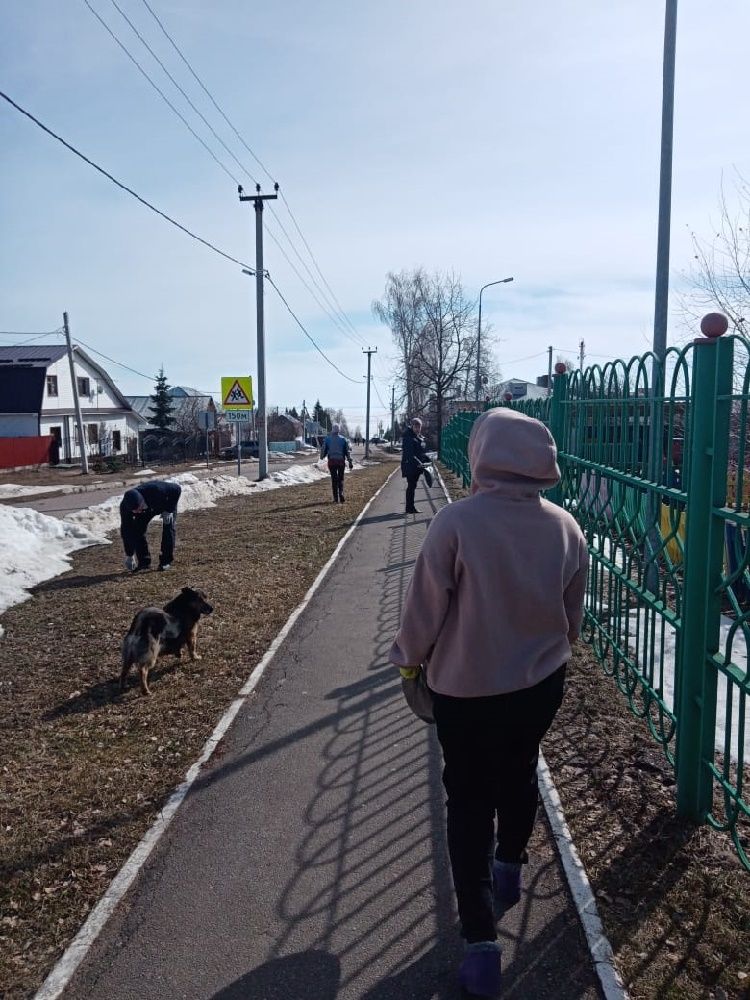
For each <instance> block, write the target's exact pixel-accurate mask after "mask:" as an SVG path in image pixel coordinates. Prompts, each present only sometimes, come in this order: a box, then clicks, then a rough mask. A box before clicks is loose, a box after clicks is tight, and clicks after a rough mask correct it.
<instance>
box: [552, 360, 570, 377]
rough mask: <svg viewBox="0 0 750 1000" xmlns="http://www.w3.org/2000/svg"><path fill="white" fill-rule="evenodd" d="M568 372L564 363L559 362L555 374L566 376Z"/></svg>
mask: <svg viewBox="0 0 750 1000" xmlns="http://www.w3.org/2000/svg"><path fill="white" fill-rule="evenodd" d="M567 370H568V369H567V366H566V364H565V362H564V361H558V362H557V364H556V365H555V374H557V375H564V374H565V372H566V371H567Z"/></svg>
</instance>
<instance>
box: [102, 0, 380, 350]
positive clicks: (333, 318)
mask: <svg viewBox="0 0 750 1000" xmlns="http://www.w3.org/2000/svg"><path fill="white" fill-rule="evenodd" d="M83 2H84V3H85V4H86V6H87V7H88V9H89V10H90V11H91V13H92V14H93V15H94V16H95V17H96V19H97V20H98V21H99V23H100V24H101V25H102V26H103V27H104V29H105V30H106V31H107V33H108V34H109V35H110V37H111V38H112V39H113V40H114V41H115V42H116V43H117V45H118V46H119V47H120V48H121V49H122V51H123V52H124V53H125V55H126V56H127V57H128V58H129V59H130V61H131V62H132V63H133V65H134V66H135V67H136V68H137V69H138V70H139V72H140V73H141V74H142V76H144V77H145V78H146V80H147V81H148V82H149V83H150V84H151V86H152V87H153V89H154V90H155V91H156V92H157V94H158V95H159V96H160V97H161V98H162V100H163V101H164V102H165V103H166V105H167V107H168V108H169V109H170V110H171V111H172V112H173V113H174V114H175V115H177V117H178V118H179V119H180V121H181V122H182V123H183V124H184V125H185V126H186V128H187V129H188V130H189V132H190V134H191V135H192V136H193V137H194V138H195V139H197V140H198V142H200V144H201V145H202V146H203V148H204V149H205V150H206V151H207V152H208V153H209V154H210V156H211V158H212V159H213V160H214V161H215V162H216V163H217V164H218V165H219V166H220V167H221V169H222V170H223V171H224V173H226V174H227V175H228V176H229V177H231V178H232V180H233V181H234V182H235V184H237V183H238V180H237V178H236V177H235V176H234V175H233V174H232V173H231V171H229V170H228V169H227V167H226V165H225V164H224V163H223V162H222V161H221V160H220V159H219V158H218V157H217V156H216V155H215V153H214V151H213V150H212V149H211V148H210V146H209V145H208V144H207V143H206V142H205V141H204V140H203V139H202V138H201V136H199V135H198V133H197V132H196V131H195V130H194V129H193V128H192V126H191V125H190V124H189V122H188V121H187V119H186V118H185V117H184V115H183V114H182V113H181V112H180V111H179V110H178V109H177V108H176V107H175V106H174V104H172V102H171V101H170V100H169V98H168V97H167V96H166V94H165V93H164V91H163V90H162V89H161V88H160V87H159V86H158V84H157V83H156V82H155V81H154V80H153V78H152V77H151V76H150V75H149V73H148V72H147V71H146V70H145V69H144V68H143V66H142V65H141V64H140V62H138V60H137V59H136V58H135V56H134V55H133V54H132V53H131V52H130V50H129V49H128V48H127V46H126V45H125V44H124V43H123V42H122V40H121V39H120V38H119V37H118V35H117V34H116V33H115V32H114V31H113V30H112V28H110V27H109V25H108V24H107V23H106V22H105V21H104V19H103V18H102V17H101V16H100V15H99V14H98V13H97V12H96V11H95V10H94V8H93V7H92V6H91V4H90V3H89V0H83ZM110 2H111V3H112V6H113V7H114V8H115V10H116V11H117V12H118V13H119V14H120V16H121V17H122V18H123V20H124V21H125V22H126V23H127V24H128V25H129V27H130V28H131V30H132V31H133V33H134V34H135V35H136V37H137V38H138V40H139V41H140V42H141V44H142V45H143V46H144V48H145V49H146V50H147V51H148V52H149V54H150V55H151V56H152V58H153V59H154V60H155V61H156V62H157V63H158V64H159V66H160V67H161V69H162V70H163V72H164V73H165V75H166V76H167V77H168V78H169V80H170V81H171V83H172V84H173V85H174V87H175V88H176V89H177V90H178V91H179V92H180V94H182V96H183V98H184V99H185V100H186V101H187V103H188V104H189V105H190V107H191V108H192V110H193V111H194V112H195V114H197V115H198V117H199V118H200V119H201V121H202V122H203V123H204V125H205V126H206V127H207V128H208V130H209V131H210V132H211V134H212V135H213V136H214V138H215V139H216V140H217V142H219V143H220V144H221V146H222V147H223V148H224V149H225V150H226V152H227V153H228V154H229V156H230V157H231V158H232V159H233V160H234V162H235V163H236V164H237V166H238V167H239V168H240V170H241V171H242V172H243V173H244V174H246V175H247V176H248V177H249V178H250V180H252V181H253V183H255V184H257V181H256V179H255V177H254V176H253V175H252V174H251V173H250V171H249V170H247V168H246V167H245V166H244V165H243V164H242V163H241V162H240V160H238V159H237V157H236V156H235V154H234V153H233V152H232V150H231V149H230V148H229V146H227V144H226V143H225V142H224V140H223V139H222V138H221V136H220V135H219V134H218V132H217V131H216V130H215V129H214V128H213V126H212V125H211V123H210V122H209V121H208V119H207V118H206V116H205V115H204V114H203V113H202V112H201V111H200V109H199V108H198V107H196V105H195V104H194V102H193V101H192V100H191V98H190V96H189V95H188V94H187V92H186V91H185V90H184V88H183V87H182V86H181V85H180V84H179V83H178V82H177V80H176V79H175V78H174V76H173V75H172V74H171V73H170V71H169V70H168V69H167V67H166V66H165V65H164V62H163V61H162V60H161V59H160V58H159V56H158V55H157V54H156V52H154V50H153V49H152V48H151V46H150V45H149V43H148V42H147V41H146V39H145V38H144V37H143V35H142V34H141V32H140V31H139V30H138V28H137V27H136V26H135V24H133V22H132V21H131V20H130V18H129V17H128V16H127V14H126V13H125V12H124V11H123V10H122V8H121V7H120V6H119V5H118V3H117V2H116V0H110ZM152 13H153V11H152ZM170 41H171V39H170ZM173 44H174V43H173ZM191 71H192V70H191ZM194 75H195V74H194ZM214 103H215V102H214ZM269 208H270V206H269ZM270 211H271V213H272V215H273V217H274V219H275V220H276V222H277V224H278V226H279V228H280V229H281V231H282V233H283V234H284V236H285V237H286V239H287V241H288V242H289V246H290V247H291V248H292V250H293V252H294V253H295V254H296V256H297V258H298V259H299V261H300V263H301V264H302V266H303V267H304V268H305V270H306V271H307V273H308V274H309V275H310V279H311V280H312V282H313V284H314V285H315V287H316V288H317V289H318V291H319V292H320V294H321V295H322V297H323V299H324V300H325V299H326V298H327V296H326V293H325V291H324V290H323V288H321V286H320V284H319V282H318V280H317V279H316V277H315V275H314V274H313V272H312V271H311V270H310V267H309V266H308V264H307V262H306V261H305V260H304V259H303V257H302V255H301V254H300V253H299V251H298V250H297V248H296V246H295V245H294V242H293V241H292V239H291V237H290V236H289V234H288V233H287V231H286V229H285V228H284V225H283V224H282V222H281V219H280V218H279V217H278V215H277V214H276V212H274V210H273V208H270ZM298 228H299V227H298ZM269 235H271V236H272V238H274V242H275V243H276V244H277V246H279V249H281V245H280V243H279V241H278V240H277V239H275V237H273V234H272V233H271V232H270V231H269ZM303 239H304V237H303ZM306 245H307V244H306ZM282 253H283V254H284V256H285V257H286V259H287V261H288V262H289V264H290V266H292V269H293V270H294V273H295V274H296V275H297V277H298V278H299V279H300V280H301V281H302V283H303V285H304V286H305V288H306V289H307V290H308V291H309V292H310V294H311V295H312V296H313V298H314V299H315V301H316V303H317V304H318V306H319V307H320V308H321V309H322V310H323V312H325V313H326V314H327V315H328V317H329V319H331V321H332V322H333V323H334V325H336V326H337V327H338V328H339V329H340V330H341V331H342V333H344V335H345V336H346V337H349V339H352V337H351V334H349V333H348V331H347V330H346V329H345V328H343V327H342V326H341V323H340V320H339V319H338V317H337V316H336V315H335V307H331V306H330V302H329V303H328V305H324V304H323V303H321V301H320V300H319V299H318V298H317V297H316V296H315V294H314V293H313V292H312V291H311V289H310V287H309V285H308V284H307V282H305V280H304V279H303V278H302V276H301V275H300V274H299V272H298V271H297V269H296V268H295V267H294V265H292V263H291V261H290V260H289V257H288V256H287V254H286V253H285V252H284V251H283V249H282ZM324 280H325V279H324ZM326 284H327V283H326ZM331 308H333V310H334V311H333V312H331V311H330V309H331ZM345 319H346V317H345ZM347 322H348V320H347ZM349 325H350V326H351V323H349ZM352 329H353V328H352ZM355 334H356V330H355ZM355 343H357V346H358V347H359V346H361V343H360V341H359V340H356V341H355ZM362 343H363V342H362Z"/></svg>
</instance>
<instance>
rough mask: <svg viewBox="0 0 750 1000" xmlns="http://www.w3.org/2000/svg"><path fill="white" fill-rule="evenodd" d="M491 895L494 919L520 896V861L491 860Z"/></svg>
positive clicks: (503, 913)
mask: <svg viewBox="0 0 750 1000" xmlns="http://www.w3.org/2000/svg"><path fill="white" fill-rule="evenodd" d="M492 895H493V898H494V910H495V920H499V919H500V918H501V917H502V916H504V915H505V914H506V913H507V912H508V910H510V909H511V907H513V906H515V905H516V903H517V902H518V901H519V899H520V898H521V864H520V862H518V861H498V860H497V859H495V860H494V861H493V862H492Z"/></svg>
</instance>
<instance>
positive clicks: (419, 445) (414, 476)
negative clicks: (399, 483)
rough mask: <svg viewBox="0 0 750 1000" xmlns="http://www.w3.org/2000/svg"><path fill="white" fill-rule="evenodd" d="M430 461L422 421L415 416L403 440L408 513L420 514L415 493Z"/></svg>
mask: <svg viewBox="0 0 750 1000" xmlns="http://www.w3.org/2000/svg"><path fill="white" fill-rule="evenodd" d="M429 461H430V459H429V456H428V455H427V450H426V448H425V440H424V438H423V437H422V421H421V420H420V419H419V417H415V418H414V419H413V420H412V422H411V427H408V428H407V429H406V430H405V431H404V438H403V441H402V442H401V476H402V478H404V479H405V480H406V513H407V514H418V513H419V511H418V510H417V508H416V507H415V506H414V494H415V492H416V489H417V483H418V482H419V477H420V476H421V475H422V472H423V471H424V466H425V465H426V464H427V463H428V462H429Z"/></svg>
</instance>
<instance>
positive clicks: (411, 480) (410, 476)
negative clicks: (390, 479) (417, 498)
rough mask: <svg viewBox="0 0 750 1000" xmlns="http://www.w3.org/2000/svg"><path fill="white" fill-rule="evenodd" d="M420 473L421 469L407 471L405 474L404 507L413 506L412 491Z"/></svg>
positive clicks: (413, 491)
mask: <svg viewBox="0 0 750 1000" xmlns="http://www.w3.org/2000/svg"><path fill="white" fill-rule="evenodd" d="M421 475H422V472H421V470H420V471H419V472H409V473H407V476H406V509H407V511H409V510H411V509H412V507H413V506H414V493H415V491H416V489H417V483H418V482H419V477H420V476H421Z"/></svg>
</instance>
